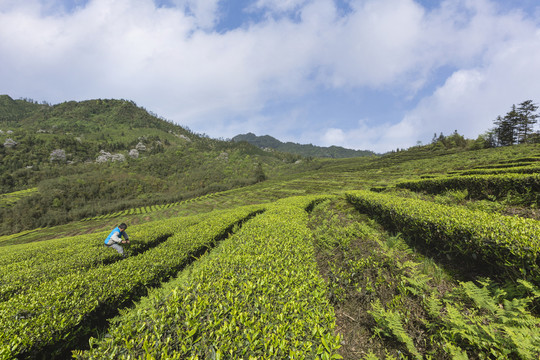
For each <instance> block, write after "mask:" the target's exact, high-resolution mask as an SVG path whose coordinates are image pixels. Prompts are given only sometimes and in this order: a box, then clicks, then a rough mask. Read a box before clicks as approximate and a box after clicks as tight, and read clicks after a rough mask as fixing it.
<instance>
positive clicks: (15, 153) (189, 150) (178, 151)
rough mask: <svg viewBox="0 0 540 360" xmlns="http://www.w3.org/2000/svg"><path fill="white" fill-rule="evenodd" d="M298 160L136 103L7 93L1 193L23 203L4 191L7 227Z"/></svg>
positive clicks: (233, 183) (265, 173) (207, 186)
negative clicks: (43, 99)
mask: <svg viewBox="0 0 540 360" xmlns="http://www.w3.org/2000/svg"><path fill="white" fill-rule="evenodd" d="M298 159H299V156H296V155H291V154H283V153H275V154H270V153H267V152H264V151H262V150H261V149H259V148H257V147H255V146H252V145H249V144H246V143H234V142H230V141H220V140H214V139H210V138H208V137H205V136H200V135H198V134H195V133H193V132H191V131H190V130H187V129H184V128H182V127H181V126H178V125H175V124H173V123H171V122H169V121H166V120H164V119H161V118H158V117H157V116H156V115H154V114H151V113H149V112H148V111H147V110H145V109H143V108H140V107H138V106H137V105H136V104H135V103H133V102H131V101H126V100H101V99H98V100H88V101H82V102H75V101H70V102H65V103H61V104H58V105H54V106H52V105H48V104H37V103H34V102H31V101H27V100H13V99H11V98H10V97H9V96H6V95H3V96H1V97H0V174H1V175H0V194H10V193H15V194H17V195H13V196H9V195H2V197H3V198H11V199H13V198H16V199H17V201H13V200H9V201H8V200H4V202H3V203H4V205H2V201H1V199H0V215H1V216H2V219H3V221H2V224H1V227H0V233H4V234H6V233H11V232H18V231H21V230H26V229H32V228H36V227H43V226H51V225H57V224H62V223H66V222H69V221H72V220H78V219H82V218H84V217H88V216H93V215H98V214H104V213H108V212H111V211H117V210H121V209H126V208H131V207H134V206H143V205H156V204H164V203H169V202H175V201H179V200H183V199H188V198H191V197H194V196H200V195H204V194H207V193H211V192H215V191H221V190H227V189H232V188H236V187H241V186H245V185H248V184H253V183H256V182H258V181H262V180H264V179H265V178H266V177H272V176H274V174H277V173H279V172H282V171H287V172H296V171H301V169H302V168H304V167H305V166H307V165H306V164H294V163H295V162H296V161H297V160H298ZM23 195H24V196H23ZM6 204H9V205H6Z"/></svg>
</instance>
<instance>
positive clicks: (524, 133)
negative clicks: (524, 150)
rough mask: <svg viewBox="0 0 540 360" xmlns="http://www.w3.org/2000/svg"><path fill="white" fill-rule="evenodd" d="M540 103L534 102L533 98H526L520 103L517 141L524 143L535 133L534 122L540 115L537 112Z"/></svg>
mask: <svg viewBox="0 0 540 360" xmlns="http://www.w3.org/2000/svg"><path fill="white" fill-rule="evenodd" d="M536 110H538V105H536V104H534V103H533V101H532V100H526V101H524V102H522V103H521V104H519V107H518V109H517V114H518V118H517V124H516V130H517V141H518V142H519V143H520V144H522V143H526V142H528V141H529V137H530V136H531V134H532V133H533V128H534V124H536V122H537V119H538V117H539V116H540V115H538V114H536V113H535V112H536Z"/></svg>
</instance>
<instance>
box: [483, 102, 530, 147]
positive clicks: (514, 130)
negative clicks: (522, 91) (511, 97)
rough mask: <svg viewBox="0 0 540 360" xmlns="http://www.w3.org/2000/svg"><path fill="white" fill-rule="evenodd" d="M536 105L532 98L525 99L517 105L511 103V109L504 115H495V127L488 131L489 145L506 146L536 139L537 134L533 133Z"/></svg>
mask: <svg viewBox="0 0 540 360" xmlns="http://www.w3.org/2000/svg"><path fill="white" fill-rule="evenodd" d="M536 110H538V105H536V104H534V103H533V101H532V100H526V101H524V102H522V103H521V104H519V106H516V105H512V109H511V110H510V111H509V112H508V113H506V115H505V116H504V117H502V116H497V118H496V119H495V121H494V124H495V128H494V129H492V130H491V131H490V132H488V137H489V139H490V144H489V145H490V146H508V145H513V144H524V143H531V142H537V141H538V134H535V133H534V125H535V124H536V122H537V119H538V117H540V115H538V114H537V113H536Z"/></svg>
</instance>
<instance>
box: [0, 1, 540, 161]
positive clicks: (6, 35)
mask: <svg viewBox="0 0 540 360" xmlns="http://www.w3.org/2000/svg"><path fill="white" fill-rule="evenodd" d="M166 3H167V4H168V5H169V6H158V5H156V2H154V1H152V0H89V1H87V3H85V4H84V5H82V3H80V4H81V5H79V6H76V7H74V8H72V9H70V11H67V10H66V9H63V10H62V7H61V6H59V4H61V3H60V2H59V1H55V0H42V1H39V0H29V1H14V0H0V61H1V63H2V67H0V84H2V89H1V91H2V92H6V93H9V94H11V95H13V96H16V97H17V96H20V97H33V98H36V99H38V100H47V101H49V102H59V101H64V100H70V99H75V100H83V99H88V98H106V97H111V98H126V99H132V100H134V101H136V102H137V103H138V104H139V105H143V106H145V107H146V108H148V109H149V110H152V111H153V112H155V113H158V114H160V115H162V116H164V117H166V118H169V119H172V120H174V121H176V122H178V123H180V124H181V125H187V126H189V127H190V128H191V129H193V130H195V131H199V132H205V133H208V134H209V135H210V136H216V137H218V136H219V137H232V136H234V135H236V133H237V131H238V130H242V129H243V131H241V132H247V131H253V132H257V133H259V134H262V133H267V134H271V135H273V136H282V139H283V140H289V139H290V140H291V141H294V139H291V137H292V136H293V135H291V134H296V135H295V136H299V138H300V139H305V140H308V141H307V142H317V141H318V142H320V143H321V144H323V143H324V144H329V145H332V142H335V143H333V144H334V145H341V146H348V147H353V148H362V149H365V148H372V149H374V150H377V151H383V150H384V149H385V148H386V149H387V150H390V149H394V148H396V147H407V146H411V145H414V144H415V143H416V141H417V140H424V141H425V139H426V138H428V137H429V139H430V138H431V136H432V134H433V132H440V131H444V132H450V131H453V130H454V129H458V130H459V131H460V132H461V133H465V134H466V135H468V136H474V135H475V134H477V133H478V132H482V131H483V130H485V129H487V128H488V127H489V126H490V122H491V121H492V119H493V117H494V116H496V115H497V114H500V113H504V112H505V111H506V109H507V108H508V107H509V106H510V105H511V102H519V101H522V100H525V99H528V98H533V97H534V96H535V94H538V93H540V88H539V86H540V85H539V83H538V82H536V83H535V82H533V81H530V79H531V76H532V75H534V74H538V70H540V69H539V66H540V65H539V64H540V54H539V53H540V50H539V49H540V45H539V35H538V34H539V26H538V23H535V22H534V19H533V18H531V17H527V16H526V14H525V13H524V12H521V11H517V10H515V11H511V12H502V11H501V10H500V6H498V5H497V2H495V1H494V0H477V1H470V0H445V1H442V2H441V3H440V6H437V7H433V8H430V9H427V8H425V7H423V6H422V5H420V3H418V2H416V1H413V0H351V1H349V2H348V3H347V9H346V11H343V9H340V8H339V4H338V3H337V2H334V1H332V0H286V1H277V0H256V1H255V0H254V2H253V3H252V5H251V6H248V9H247V10H249V11H252V12H256V11H259V12H262V13H263V14H266V15H267V16H262V18H261V19H259V20H258V21H257V22H255V21H252V20H249V21H247V22H246V23H244V24H243V26H240V27H238V28H234V29H231V30H228V31H218V30H217V28H216V26H217V24H218V23H219V22H220V21H221V20H223V16H224V14H223V12H222V11H223V9H220V1H219V0H204V1H203V0H201V1H196V0H168V1H167V2H166ZM171 5H174V6H171ZM440 69H445V71H447V72H448V73H449V74H450V75H449V76H448V77H447V78H443V79H440V78H438V77H439V76H440ZM358 89H363V91H376V92H378V93H379V94H380V95H381V96H384V95H385V94H391V95H392V96H393V97H396V96H400V97H403V99H404V100H403V102H404V103H405V104H406V106H404V109H403V114H402V116H401V117H399V118H396V119H395V120H394V121H390V120H388V119H387V118H385V119H384V121H383V122H382V121H381V120H378V119H377V117H376V115H374V114H370V115H369V116H368V115H366V114H363V113H362V109H357V111H358V113H357V114H350V115H349V119H348V120H347V121H348V124H345V122H346V121H345V119H343V121H342V122H343V123H342V124H335V123H333V124H331V125H330V124H325V119H321V118H308V116H310V115H311V114H312V113H311V112H309V111H306V110H305V109H304V108H303V107H305V106H307V105H306V104H307V103H302V102H303V101H304V100H306V99H309V98H310V96H312V95H317V96H318V98H323V97H324V96H321V94H324V93H334V92H336V91H338V92H345V93H346V92H348V91H349V90H358ZM396 94H397V95H396ZM318 106H324V105H323V104H318ZM273 107H275V108H278V109H279V110H271V109H272V108H273ZM381 111H384V109H383V110H381ZM358 118H361V119H363V120H361V121H359V120H358ZM480 119H482V120H480ZM276 124H279V126H280V127H277V126H276ZM235 132H236V133H235Z"/></svg>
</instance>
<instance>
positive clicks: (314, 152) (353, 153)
mask: <svg viewBox="0 0 540 360" xmlns="http://www.w3.org/2000/svg"><path fill="white" fill-rule="evenodd" d="M232 140H233V141H237V142H239V141H246V142H248V143H250V144H253V145H255V146H258V147H260V148H261V149H265V148H267V149H274V150H278V151H282V152H287V153H292V154H298V155H301V156H304V157H309V156H311V157H318V158H334V159H342V158H351V157H360V156H371V155H375V153H374V152H372V151H369V150H352V149H346V148H343V147H341V146H330V147H321V146H315V145H312V144H297V143H293V142H286V143H284V142H281V141H279V140H278V139H276V138H274V137H272V136H269V135H264V136H257V135H255V134H253V133H247V134H240V135H236V136H235V137H233V138H232Z"/></svg>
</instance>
